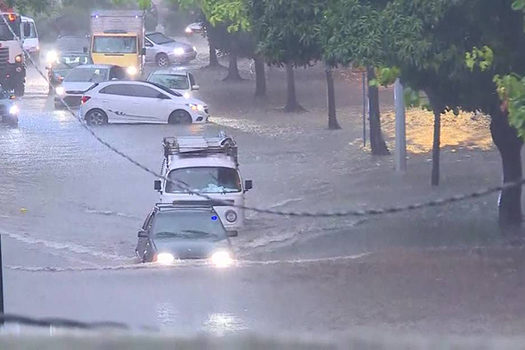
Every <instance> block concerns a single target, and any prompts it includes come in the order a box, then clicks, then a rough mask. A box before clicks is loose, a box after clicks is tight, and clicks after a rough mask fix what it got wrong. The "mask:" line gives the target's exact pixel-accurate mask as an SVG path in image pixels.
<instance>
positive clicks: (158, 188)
mask: <svg viewBox="0 0 525 350" xmlns="http://www.w3.org/2000/svg"><path fill="white" fill-rule="evenodd" d="M153 187H154V189H155V191H159V192H160V191H161V190H162V182H161V181H160V180H155V182H154V183H153Z"/></svg>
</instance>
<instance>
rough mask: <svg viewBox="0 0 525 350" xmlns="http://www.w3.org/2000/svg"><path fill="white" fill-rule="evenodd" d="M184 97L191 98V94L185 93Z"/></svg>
mask: <svg viewBox="0 0 525 350" xmlns="http://www.w3.org/2000/svg"><path fill="white" fill-rule="evenodd" d="M182 96H183V97H184V98H190V97H191V96H190V93H189V92H185V93H183V94H182Z"/></svg>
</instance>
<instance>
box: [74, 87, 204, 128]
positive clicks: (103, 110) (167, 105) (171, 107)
mask: <svg viewBox="0 0 525 350" xmlns="http://www.w3.org/2000/svg"><path fill="white" fill-rule="evenodd" d="M80 116H81V117H82V118H83V119H84V120H85V121H86V122H87V123H88V124H90V125H102V124H106V123H168V124H190V123H205V122H206V121H207V120H208V117H209V114H208V106H206V105H205V104H204V102H202V101H200V100H197V99H194V98H184V97H183V96H182V95H181V94H180V93H177V92H174V91H171V90H170V89H168V88H166V87H164V86H162V85H158V84H155V83H150V82H142V81H109V82H104V83H100V84H98V85H96V86H95V87H94V88H92V89H91V90H89V91H87V92H86V93H85V94H84V96H82V100H81V106H80Z"/></svg>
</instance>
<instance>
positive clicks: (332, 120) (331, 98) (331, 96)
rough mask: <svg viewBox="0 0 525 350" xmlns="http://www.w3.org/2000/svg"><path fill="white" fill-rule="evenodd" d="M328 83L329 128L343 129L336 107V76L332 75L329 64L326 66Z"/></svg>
mask: <svg viewBox="0 0 525 350" xmlns="http://www.w3.org/2000/svg"><path fill="white" fill-rule="evenodd" d="M326 85H327V92H328V129H331V130H337V129H341V126H340V125H339V123H338V122H337V115H336V109H335V88H334V77H333V75H332V68H331V67H328V66H327V67H326Z"/></svg>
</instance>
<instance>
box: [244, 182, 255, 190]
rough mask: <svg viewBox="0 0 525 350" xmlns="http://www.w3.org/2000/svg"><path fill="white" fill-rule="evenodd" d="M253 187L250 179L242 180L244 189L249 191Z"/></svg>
mask: <svg viewBox="0 0 525 350" xmlns="http://www.w3.org/2000/svg"><path fill="white" fill-rule="evenodd" d="M252 188H253V181H252V180H246V181H245V182H244V190H245V191H249V190H251V189H252Z"/></svg>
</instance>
